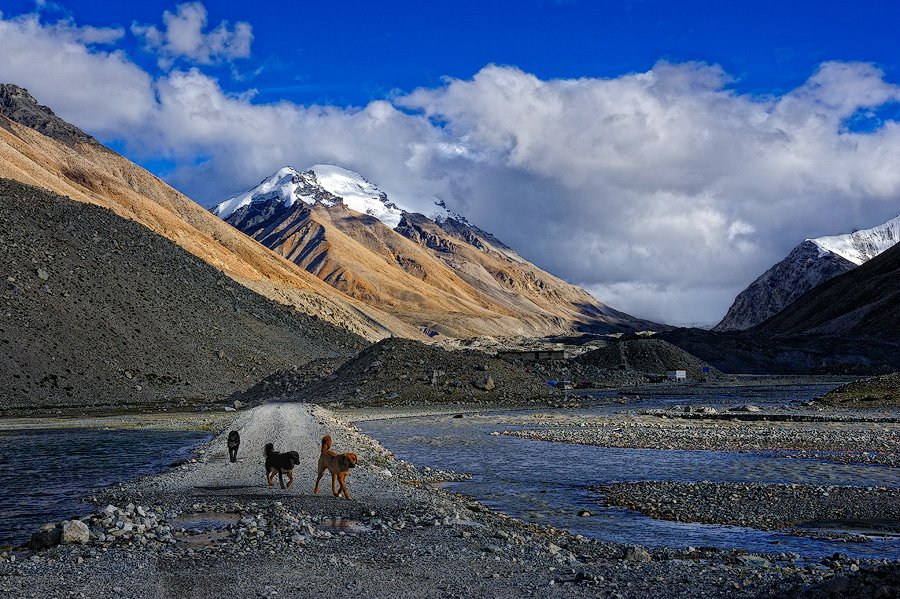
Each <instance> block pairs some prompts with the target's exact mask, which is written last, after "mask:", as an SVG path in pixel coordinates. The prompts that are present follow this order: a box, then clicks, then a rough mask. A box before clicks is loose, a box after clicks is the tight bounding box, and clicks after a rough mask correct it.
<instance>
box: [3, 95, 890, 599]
mask: <svg viewBox="0 0 900 599" xmlns="http://www.w3.org/2000/svg"><path fill="white" fill-rule="evenodd" d="M266 172H271V171H266ZM366 176H371V177H373V178H374V177H375V176H376V175H370V174H366ZM373 180H374V179H373ZM226 197H227V196H226ZM429 200H431V198H429ZM424 212H425V213H422V212H416V211H413V210H407V208H405V207H404V205H403V202H400V201H398V200H395V199H394V198H392V197H391V196H389V195H388V194H387V193H386V192H384V191H382V190H381V189H380V188H379V187H378V186H377V185H376V184H375V183H373V182H372V181H370V180H368V179H366V178H365V177H364V176H363V175H362V174H360V173H357V172H355V171H351V170H349V169H346V168H343V167H342V166H339V165H335V164H314V165H313V166H310V167H308V168H306V169H305V170H298V169H296V168H294V167H292V166H284V167H283V168H279V169H278V170H277V171H275V172H274V173H273V174H271V175H269V176H266V177H265V178H264V179H262V181H261V182H260V183H259V184H258V185H257V186H255V187H253V188H251V189H247V190H246V191H244V192H241V193H239V194H237V195H233V196H231V197H227V199H225V200H224V201H220V202H218V203H215V204H214V205H213V206H212V207H211V208H210V209H206V208H204V207H202V206H201V205H200V204H198V203H196V202H194V201H193V200H192V199H190V198H188V197H187V196H185V195H183V194H181V193H180V192H178V191H176V190H175V189H174V188H173V187H170V186H169V185H168V184H167V183H165V182H164V181H163V180H161V179H159V178H157V177H156V176H155V175H153V174H151V173H150V172H149V171H147V170H145V169H143V168H141V167H139V166H137V165H136V164H134V163H132V162H131V161H129V160H128V159H127V158H125V157H124V156H122V155H120V154H118V153H116V152H114V151H112V150H111V149H109V148H107V147H105V146H103V145H101V144H100V143H99V142H98V141H97V140H96V139H95V138H93V137H92V136H90V135H88V134H87V133H84V132H83V131H81V130H80V129H78V128H77V127H75V126H74V125H72V124H70V123H67V122H66V121H64V120H63V119H61V118H59V117H58V116H57V115H56V114H55V113H54V112H53V111H52V110H51V109H50V108H48V107H46V106H43V105H41V104H39V103H38V100H37V99H35V98H34V97H32V96H31V95H30V94H29V93H28V92H27V90H25V89H23V88H21V87H18V86H16V85H12V84H3V85H0V269H2V270H0V284H2V285H3V287H2V289H0V480H6V481H10V482H9V483H8V487H9V490H10V493H9V496H8V497H7V498H6V501H7V502H8V503H7V505H8V506H9V507H8V508H4V511H5V513H4V517H3V518H0V527H2V529H0V535H2V538H3V539H4V543H5V544H4V545H2V546H0V594H3V595H4V596H10V597H20V596H29V595H40V596H90V597H94V596H97V597H102V596H109V597H159V596H171V595H184V596H192V597H194V596H196V597H213V596H215V597H220V596H222V595H226V596H235V597H244V596H258V597H271V596H276V595H278V594H279V593H285V592H288V590H289V591H290V592H294V591H297V592H299V593H300V594H302V595H307V594H308V595H312V594H326V593H328V594H333V592H335V586H337V587H339V588H338V590H340V591H342V592H345V593H347V594H349V595H351V596H366V597H369V596H372V597H398V596H399V597H407V596H408V597H423V596H429V597H469V596H491V597H494V596H498V597H500V596H509V597H522V596H535V597H545V596H559V597H593V596H604V597H606V596H608V597H646V596H653V597H656V596H660V597H695V596H698V595H700V596H707V597H733V596H738V597H763V596H766V597H773V596H774V597H795V596H819V595H822V594H825V595H828V594H832V595H835V596H865V595H867V594H868V595H871V596H879V597H880V596H884V597H888V596H894V595H895V594H897V593H900V583H898V580H900V563H898V560H897V555H898V551H900V544H898V534H900V513H898V511H897V499H898V488H900V477H898V471H897V468H898V465H900V414H898V413H897V402H898V401H900V386H898V381H897V374H896V372H897V371H900V339H898V337H897V331H898V330H900V286H898V285H900V247H898V246H897V245H896V241H897V237H898V230H897V219H894V220H892V221H889V222H887V223H884V224H883V225H880V226H878V227H874V228H872V229H865V230H860V231H856V232H854V233H852V234H847V235H838V236H829V237H820V238H815V239H807V240H806V241H804V242H802V243H801V244H800V245H798V246H797V247H796V248H795V249H794V250H793V251H792V252H791V253H790V254H789V255H788V257H787V258H785V259H784V260H783V261H781V262H779V263H778V264H776V265H775V266H774V267H772V268H771V269H770V270H768V271H766V273H764V274H763V275H762V276H761V277H759V278H758V279H757V280H756V281H755V282H754V283H752V284H751V285H750V287H748V288H747V289H746V290H745V291H743V292H741V294H739V295H738V297H737V298H736V299H735V303H734V305H733V306H732V309H731V310H730V311H729V312H728V314H727V315H726V316H725V318H724V319H723V320H722V322H720V323H719V325H717V326H716V327H714V328H713V329H712V330H706V329H696V328H680V327H675V326H671V325H668V324H664V323H657V322H654V321H652V320H649V319H645V318H640V317H636V316H632V315H630V314H627V313H625V312H623V311H621V310H618V309H616V308H613V307H611V306H609V305H608V304H606V303H605V302H603V301H601V300H600V299H598V298H595V297H594V296H593V295H592V294H591V293H588V291H586V290H585V289H584V288H582V287H580V286H578V285H574V284H572V283H569V282H567V281H565V280H563V279H562V278H560V277H558V276H556V275H554V274H552V273H550V272H548V271H547V270H544V269H543V268H541V267H539V266H538V265H537V264H535V263H532V262H530V261H528V260H526V259H525V258H523V257H522V256H521V255H520V254H519V253H518V252H517V251H516V250H515V249H513V248H512V247H510V246H509V245H507V244H506V243H505V242H503V241H501V240H500V239H498V238H497V237H496V236H495V235H493V234H492V233H488V232H487V231H485V230H483V229H482V228H480V227H479V226H478V225H476V224H475V223H473V222H471V221H470V220H469V219H468V218H467V217H466V216H465V215H463V214H460V213H458V212H455V211H453V210H451V209H449V208H448V207H447V204H445V203H444V202H443V201H441V200H438V199H436V198H435V201H433V202H432V201H429V208H428V209H427V210H425V211H424ZM232 430H235V431H238V432H239V433H240V438H241V446H240V450H239V454H238V459H237V461H234V462H232V461H228V459H227V457H226V454H227V452H226V439H227V438H228V435H229V432H230V431H232ZM324 435H329V436H330V437H332V438H333V440H334V443H335V447H336V448H338V450H339V451H341V452H345V451H346V452H353V453H354V454H355V456H356V457H357V458H358V467H354V468H352V469H350V470H349V474H348V480H349V485H350V489H351V490H352V497H353V498H352V500H346V499H340V498H337V497H333V496H332V495H331V494H330V493H329V489H328V488H327V487H328V485H327V482H328V481H327V475H326V479H325V484H324V490H323V491H322V492H321V493H319V494H314V493H312V492H311V491H312V484H313V482H314V479H315V474H316V469H317V463H318V458H319V455H320V451H321V442H322V437H323V436H324ZM267 443H274V444H275V446H276V448H277V450H278V451H296V452H297V458H296V459H297V460H299V463H297V464H296V466H295V470H294V472H293V475H294V476H295V478H296V482H295V483H294V485H293V486H291V487H289V488H287V489H281V488H279V487H278V485H277V483H276V484H275V485H274V486H272V485H268V484H266V482H265V480H266V478H265V465H264V464H265V460H266V456H265V455H264V454H263V447H264V446H265V445H266V444H267ZM48 462H50V463H52V467H50V466H48ZM23 473H24V474H26V475H27V476H25V477H24V478H23V477H22V474H23ZM32 479H34V481H39V482H37V484H35V482H32ZM276 479H277V477H276ZM23 480H24V481H26V482H25V483H24V484H23ZM45 487H46V488H47V489H49V490H45ZM425 582H427V584H425ZM286 589H287V590H286ZM298 589H299V591H298Z"/></svg>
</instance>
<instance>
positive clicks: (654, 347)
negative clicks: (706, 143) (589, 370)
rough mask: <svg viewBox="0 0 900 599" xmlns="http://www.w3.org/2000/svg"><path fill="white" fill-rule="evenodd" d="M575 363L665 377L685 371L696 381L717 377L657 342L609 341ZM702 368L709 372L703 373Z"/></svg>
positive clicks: (689, 357)
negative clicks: (666, 374) (678, 371)
mask: <svg viewBox="0 0 900 599" xmlns="http://www.w3.org/2000/svg"><path fill="white" fill-rule="evenodd" d="M575 362H576V363H578V364H580V365H584V366H595V367H598V368H601V369H606V370H612V369H620V370H635V371H638V372H642V373H647V374H652V375H656V376H661V375H663V374H665V372H666V371H667V370H686V371H687V375H688V377H689V378H690V379H691V380H695V381H696V380H700V379H707V378H711V377H714V376H716V375H718V374H719V373H718V371H716V370H715V369H714V368H711V367H710V366H709V365H708V364H707V363H706V362H704V361H703V360H701V359H699V358H697V357H696V356H692V355H691V354H689V353H688V352H686V351H684V350H683V349H681V348H679V347H676V346H675V345H672V344H671V343H668V342H666V341H662V340H660V339H623V340H619V341H609V342H607V343H606V346H605V347H599V348H597V349H594V350H591V351H588V352H586V353H584V354H581V355H580V356H578V357H577V358H576V359H575ZM704 368H708V369H709V371H708V372H704V371H703V369H704Z"/></svg>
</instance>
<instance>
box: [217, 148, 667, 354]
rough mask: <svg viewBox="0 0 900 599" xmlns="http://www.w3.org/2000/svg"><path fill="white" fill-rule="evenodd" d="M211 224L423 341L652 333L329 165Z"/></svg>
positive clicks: (458, 226)
mask: <svg viewBox="0 0 900 599" xmlns="http://www.w3.org/2000/svg"><path fill="white" fill-rule="evenodd" d="M212 212H213V214H216V215H217V216H219V217H220V218H222V219H224V220H225V221H226V222H228V223H229V224H231V225H233V226H234V227H236V228H237V229H240V230H241V231H243V232H244V233H246V234H247V235H249V236H251V237H253V238H254V239H256V240H257V241H259V242H260V243H262V244H263V245H264V246H266V247H267V248H270V249H272V250H273V251H275V252H277V253H278V254H280V255H281V256H284V257H285V258H287V259H288V260H290V261H292V262H293V263H294V264H296V265H298V266H299V267H301V268H302V269H304V270H306V271H308V272H309V273H312V274H314V275H315V276H317V277H319V278H320V279H321V280H323V281H324V282H326V283H328V284H329V285H331V286H332V287H334V288H335V289H337V290H339V291H341V292H342V293H344V294H346V295H349V296H350V297H352V298H355V299H357V300H360V301H363V302H365V303H366V304H368V305H370V306H374V307H376V308H378V309H379V310H382V311H384V312H387V313H389V314H392V315H394V316H395V317H397V318H398V319H400V320H403V321H405V322H407V323H408V324H410V325H412V326H415V327H417V328H419V329H421V330H422V331H425V332H427V333H428V334H431V335H434V334H436V333H440V334H443V335H448V336H452V337H469V336H476V335H495V336H508V335H525V336H539V335H547V334H554V333H562V332H565V331H572V330H579V331H590V332H623V331H634V330H640V329H659V328H661V327H660V325H658V324H655V323H651V322H647V321H643V320H640V319H636V318H633V317H631V316H629V315H627V314H625V313H623V312H619V311H617V310H614V309H612V308H610V307H608V306H606V305H604V304H603V303H601V302H599V301H597V300H596V299H595V298H593V297H592V296H591V295H590V294H588V293H587V292H585V291H584V290H583V289H581V288H579V287H576V286H574V285H571V284H569V283H566V282H565V281H563V280H561V279H559V278H558V277H555V276H553V275H551V274H550V273H547V272H545V271H543V270H541V269H540V268H538V267H537V266H535V265H534V264H532V263H530V262H528V261H527V260H525V259H524V258H522V257H521V256H520V255H519V254H517V253H516V252H515V251H514V250H513V249H511V248H510V247H509V246H507V245H505V244H504V243H502V242H501V241H499V240H498V239H497V238H496V237H494V236H493V235H491V234H490V233H487V232H485V231H483V230H482V229H480V228H478V227H477V226H475V225H473V224H472V223H471V222H469V221H468V220H467V219H466V218H465V217H463V216H462V215H460V214H457V213H455V212H452V211H450V210H448V209H447V208H446V206H445V205H444V204H443V203H437V204H435V205H433V207H432V209H431V210H430V211H429V214H427V215H425V214H419V213H415V212H410V211H407V210H406V209H404V208H403V207H402V206H399V205H398V204H396V203H395V202H393V201H391V200H390V198H389V197H388V195H387V194H386V193H385V192H383V191H382V190H380V189H379V188H378V187H377V186H376V185H374V184H373V183H371V182H370V181H368V180H367V179H365V178H364V177H362V176H361V175H359V174H358V173H355V172H352V171H349V170H346V169H344V168H341V167H339V166H334V165H315V166H312V167H310V168H308V169H305V170H302V171H300V170H295V169H294V168H291V167H284V168H282V169H280V170H279V171H277V172H276V173H274V174H272V175H271V176H269V177H267V178H265V179H264V180H263V181H262V182H260V184H259V185H257V186H256V187H254V188H253V189H251V190H249V191H247V192H245V193H242V194H240V195H237V196H235V197H232V198H229V199H227V200H225V201H223V202H221V203H219V204H218V205H216V206H215V207H213V209H212Z"/></svg>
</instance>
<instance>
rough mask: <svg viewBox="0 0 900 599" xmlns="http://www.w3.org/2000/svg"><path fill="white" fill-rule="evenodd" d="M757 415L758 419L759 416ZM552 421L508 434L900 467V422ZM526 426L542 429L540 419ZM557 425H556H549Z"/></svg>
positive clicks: (637, 417) (692, 416)
mask: <svg viewBox="0 0 900 599" xmlns="http://www.w3.org/2000/svg"><path fill="white" fill-rule="evenodd" d="M758 413H759V412H754V413H753V414H754V415H755V414H758ZM667 414H669V416H668V417H667V418H664V419H663V418H659V417H658V415H657V414H633V413H629V414H617V415H612V416H588V417H583V418H577V417H565V418H551V419H549V420H550V422H545V423H541V424H543V427H541V428H526V429H517V430H504V431H502V434H505V435H511V436H514V437H519V438H522V439H536V440H541V441H552V442H558V443H574V444H579V445H598V446H604V447H631V448H642V449H662V450H685V451H694V450H698V449H700V450H710V451H771V452H781V453H783V454H785V455H789V456H790V457H796V458H810V459H827V460H832V461H837V462H841V463H877V464H885V465H888V466H898V465H900V423H894V422H846V421H844V420H842V416H841V415H837V416H836V418H835V419H834V420H830V421H826V422H791V421H781V422H772V421H766V420H763V419H759V420H756V421H746V420H738V419H737V418H734V419H723V418H707V419H704V418H703V414H702V413H700V414H697V413H686V414H683V417H680V416H679V413H678V412H677V411H671V412H668V413H667ZM519 422H522V423H524V424H526V425H531V426H533V425H535V424H538V422H536V421H535V420H532V421H531V422H528V421H527V420H524V419H522V420H520V421H519ZM547 424H552V426H549V427H548V426H546V425H547Z"/></svg>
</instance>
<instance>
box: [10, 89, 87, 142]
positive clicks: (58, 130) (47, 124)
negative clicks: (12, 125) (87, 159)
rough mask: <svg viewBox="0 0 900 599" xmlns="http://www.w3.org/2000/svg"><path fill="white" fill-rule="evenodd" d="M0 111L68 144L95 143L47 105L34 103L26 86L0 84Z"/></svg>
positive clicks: (35, 101) (18, 121) (13, 119)
mask: <svg viewBox="0 0 900 599" xmlns="http://www.w3.org/2000/svg"><path fill="white" fill-rule="evenodd" d="M0 114H2V115H3V116H5V117H7V118H8V119H10V120H11V121H15V122H17V123H20V124H22V125H25V126H26V127H29V128H31V129H34V130H35V131H38V132H40V133H43V134H44V135H46V136H47V137H50V138H52V139H55V140H57V141H61V142H62V143H64V144H66V145H67V146H70V147H75V146H76V145H78V144H93V145H96V146H99V144H98V143H97V140H95V139H94V138H93V137H91V136H90V135H88V134H87V133H85V132H84V131H82V130H81V129H79V128H78V127H76V126H74V125H70V124H69V123H67V122H66V121H64V120H62V119H61V118H59V117H58V116H56V115H55V114H54V113H53V111H52V110H50V109H49V108H48V107H46V106H43V105H41V104H38V101H37V100H35V99H34V97H33V96H32V95H31V94H29V93H28V90H27V89H24V88H21V87H19V86H18V85H13V84H11V83H0ZM0 126H2V123H0Z"/></svg>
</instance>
